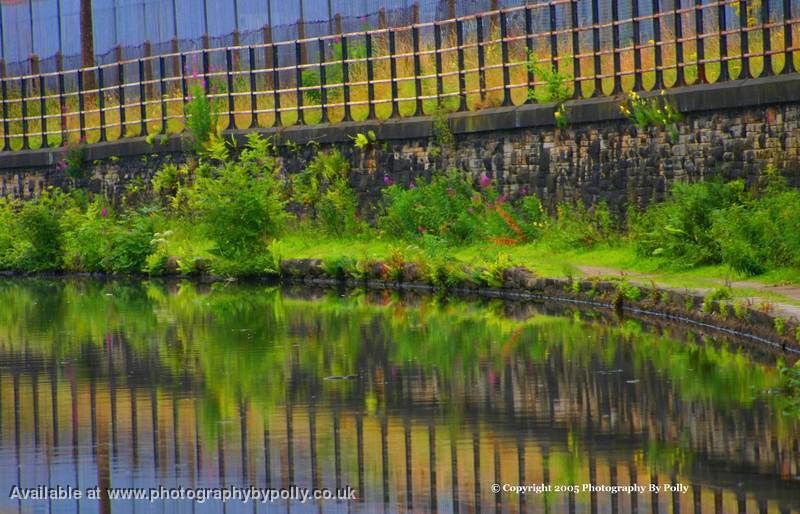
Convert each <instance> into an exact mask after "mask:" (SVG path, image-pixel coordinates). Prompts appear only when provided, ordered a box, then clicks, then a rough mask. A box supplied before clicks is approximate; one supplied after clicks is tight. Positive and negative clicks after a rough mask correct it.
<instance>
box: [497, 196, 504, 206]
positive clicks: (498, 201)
mask: <svg viewBox="0 0 800 514" xmlns="http://www.w3.org/2000/svg"><path fill="white" fill-rule="evenodd" d="M505 202H506V195H500V198H498V199H497V203H498V204H501V203H505Z"/></svg>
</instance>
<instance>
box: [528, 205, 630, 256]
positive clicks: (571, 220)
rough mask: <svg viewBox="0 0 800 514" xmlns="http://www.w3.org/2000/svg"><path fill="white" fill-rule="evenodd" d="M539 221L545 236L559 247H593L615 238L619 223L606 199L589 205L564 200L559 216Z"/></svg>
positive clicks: (549, 243)
mask: <svg viewBox="0 0 800 514" xmlns="http://www.w3.org/2000/svg"><path fill="white" fill-rule="evenodd" d="M534 219H536V218H534ZM538 225H539V226H540V227H541V231H542V234H541V239H542V240H543V241H544V242H545V243H547V244H548V245H550V246H551V247H553V248H557V249H572V248H577V247H583V248H591V247H593V246H595V245H597V244H599V243H608V242H611V241H612V240H613V238H614V235H615V230H614V229H615V223H614V221H613V219H612V218H611V214H610V213H609V212H608V207H607V206H606V204H605V203H603V202H601V203H599V204H597V205H594V206H592V207H591V208H588V209H587V208H586V207H584V206H583V205H582V204H577V205H572V204H567V203H563V204H561V205H559V206H558V209H557V212H556V217H555V218H551V219H549V220H547V219H545V220H543V221H539V222H538Z"/></svg>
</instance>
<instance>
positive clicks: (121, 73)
mask: <svg viewBox="0 0 800 514" xmlns="http://www.w3.org/2000/svg"><path fill="white" fill-rule="evenodd" d="M117 96H119V137H120V139H122V138H123V137H125V65H124V64H123V63H122V59H117Z"/></svg>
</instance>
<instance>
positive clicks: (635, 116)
mask: <svg viewBox="0 0 800 514" xmlns="http://www.w3.org/2000/svg"><path fill="white" fill-rule="evenodd" d="M619 110H620V112H621V113H622V114H624V115H625V116H626V117H627V118H628V119H629V120H631V122H632V123H633V124H634V125H636V126H637V127H638V128H640V129H646V128H647V127H661V128H664V129H666V130H668V131H669V133H670V135H671V136H672V140H673V141H677V140H678V127H677V123H678V122H680V121H681V120H682V119H683V116H682V115H681V113H680V112H679V111H678V109H677V107H676V106H675V105H674V104H673V103H672V102H671V101H670V100H669V99H668V98H667V96H666V94H665V92H664V91H663V90H662V91H661V94H660V95H658V96H654V97H650V98H642V97H641V96H640V95H639V93H637V92H636V91H631V92H629V93H628V98H627V100H626V102H625V103H623V104H621V105H620V106H619Z"/></svg>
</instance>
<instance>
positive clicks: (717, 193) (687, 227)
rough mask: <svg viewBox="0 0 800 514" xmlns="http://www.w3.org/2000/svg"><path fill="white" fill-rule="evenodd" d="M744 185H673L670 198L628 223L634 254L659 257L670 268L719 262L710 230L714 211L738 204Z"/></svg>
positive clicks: (714, 182)
mask: <svg viewBox="0 0 800 514" xmlns="http://www.w3.org/2000/svg"><path fill="white" fill-rule="evenodd" d="M743 198H744V183H743V182H741V181H734V182H730V183H727V184H723V183H722V182H720V181H718V180H709V181H706V182H698V183H696V184H685V183H676V184H675V185H674V186H673V188H672V192H671V196H670V198H669V199H668V200H667V201H665V202H664V203H661V204H658V205H654V206H652V207H650V208H649V209H648V210H647V211H646V212H645V213H643V214H642V215H641V216H638V217H637V218H636V219H635V220H632V222H631V235H632V238H633V241H634V245H635V248H636V252H637V253H638V254H639V255H642V256H654V257H663V258H665V259H667V260H668V261H669V262H671V263H672V265H674V266H695V265H699V264H709V263H715V262H719V261H720V245H719V242H718V240H717V239H716V238H715V237H714V234H713V231H712V227H713V224H714V218H715V216H716V213H717V212H718V211H721V210H724V209H728V208H730V207H731V206H733V205H737V204H741V202H742V200H743Z"/></svg>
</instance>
